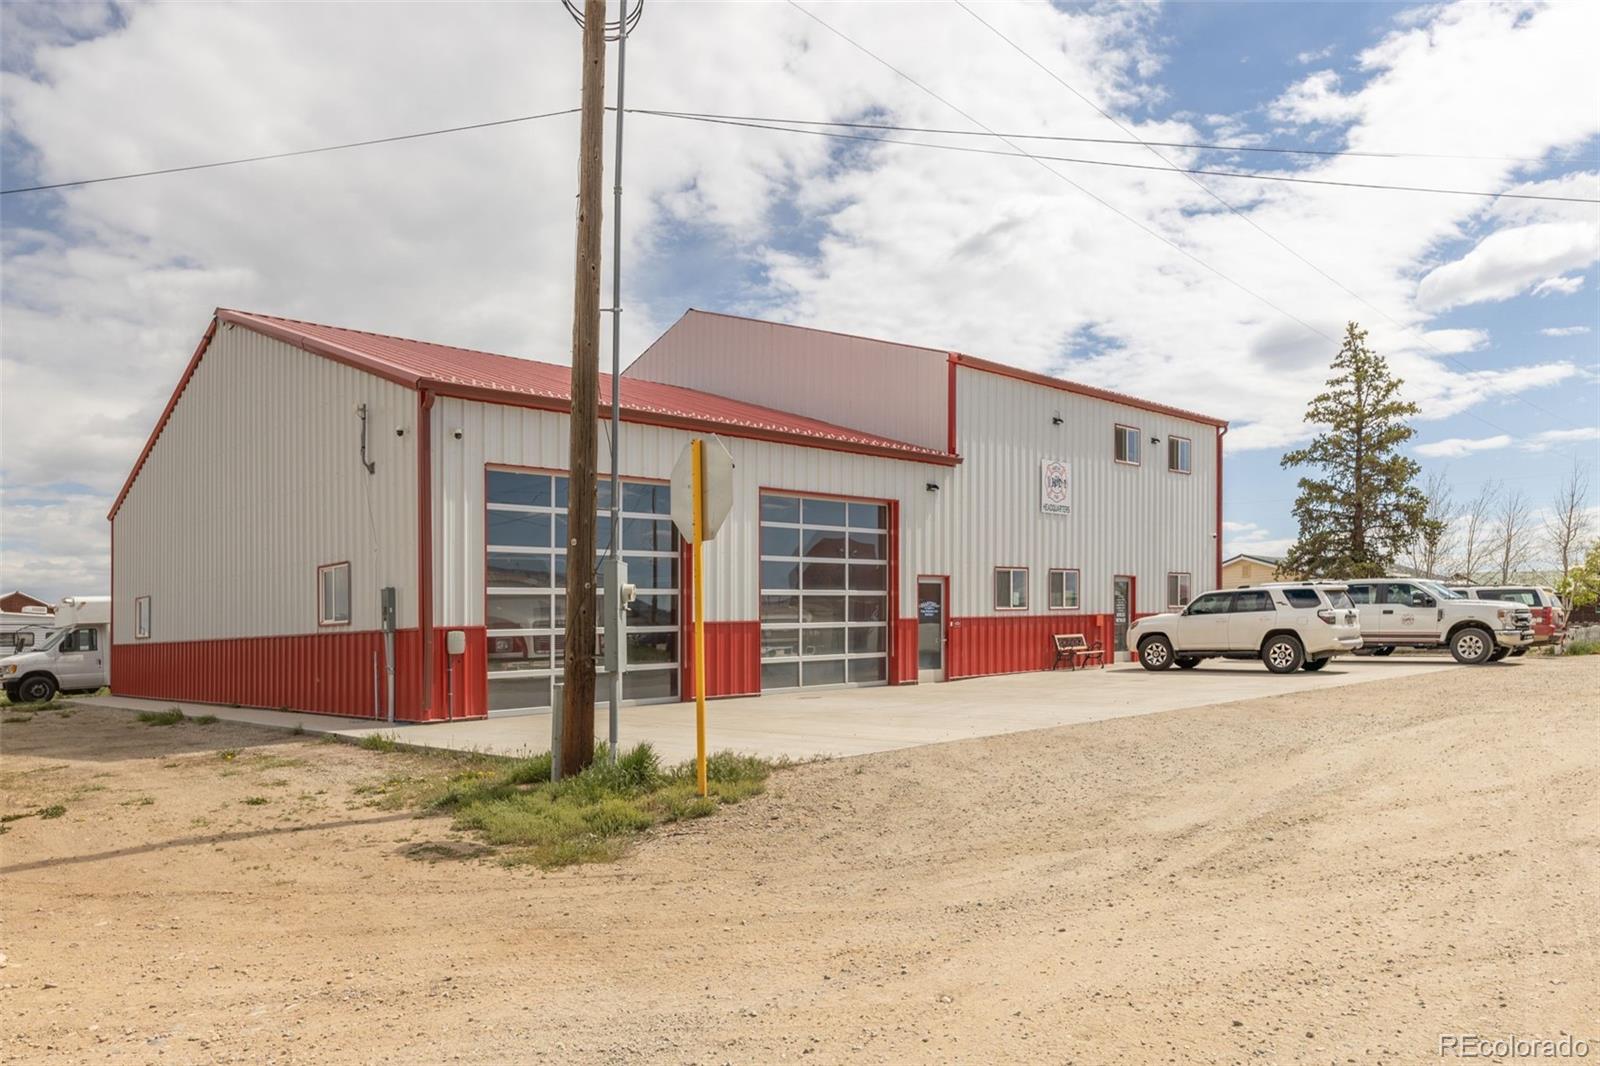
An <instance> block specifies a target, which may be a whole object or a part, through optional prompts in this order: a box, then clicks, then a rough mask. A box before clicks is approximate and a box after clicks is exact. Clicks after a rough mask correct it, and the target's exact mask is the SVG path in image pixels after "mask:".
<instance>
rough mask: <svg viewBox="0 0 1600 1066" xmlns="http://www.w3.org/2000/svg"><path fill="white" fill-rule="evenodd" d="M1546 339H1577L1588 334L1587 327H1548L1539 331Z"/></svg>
mask: <svg viewBox="0 0 1600 1066" xmlns="http://www.w3.org/2000/svg"><path fill="white" fill-rule="evenodd" d="M1539 332H1540V333H1542V334H1543V335H1544V336H1546V337H1577V336H1580V335H1582V334H1584V333H1588V332H1589V327H1588V326H1550V327H1547V328H1545V329H1541V330H1540V331H1539Z"/></svg>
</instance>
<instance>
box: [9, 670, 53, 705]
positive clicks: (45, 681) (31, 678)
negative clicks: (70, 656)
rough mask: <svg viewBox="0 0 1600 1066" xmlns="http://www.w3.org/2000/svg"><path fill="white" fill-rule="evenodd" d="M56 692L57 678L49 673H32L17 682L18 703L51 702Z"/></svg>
mask: <svg viewBox="0 0 1600 1066" xmlns="http://www.w3.org/2000/svg"><path fill="white" fill-rule="evenodd" d="M55 694H56V679H55V678H53V677H51V676H50V675H49V674H30V675H28V676H27V677H25V678H23V679H22V680H21V681H20V682H18V683H17V696H18V700H17V702H18V703H49V702H50V699H51V697H53V696H54V695H55Z"/></svg>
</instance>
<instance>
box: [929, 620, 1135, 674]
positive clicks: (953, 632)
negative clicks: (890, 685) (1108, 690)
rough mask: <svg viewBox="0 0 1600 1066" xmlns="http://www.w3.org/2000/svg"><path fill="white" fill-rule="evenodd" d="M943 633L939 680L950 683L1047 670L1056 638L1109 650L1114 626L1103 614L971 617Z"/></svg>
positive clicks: (955, 623)
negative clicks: (1078, 636) (1072, 636)
mask: <svg viewBox="0 0 1600 1066" xmlns="http://www.w3.org/2000/svg"><path fill="white" fill-rule="evenodd" d="M948 632H949V643H948V644H947V645H946V660H945V677H947V678H949V679H951V680H955V679H957V678H965V677H986V676H988V675H991V674H1017V673H1023V672H1026V671H1030V670H1048V669H1050V667H1051V666H1052V665H1053V664H1054V663H1055V655H1056V653H1055V641H1054V640H1053V639H1052V638H1053V637H1055V636H1056V635H1057V634H1058V633H1082V634H1083V636H1084V639H1085V640H1087V641H1088V642H1089V643H1090V644H1093V643H1094V642H1095V641H1097V640H1098V641H1102V642H1103V643H1102V645H1101V646H1102V647H1105V648H1109V647H1110V646H1111V637H1112V634H1113V632H1114V625H1113V620H1112V617H1111V615H1109V614H1078V615H1072V614H1054V615H1040V614H1027V615H977V616H973V617H969V618H952V619H950V623H949V630H948Z"/></svg>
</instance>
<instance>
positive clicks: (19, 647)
mask: <svg viewBox="0 0 1600 1066" xmlns="http://www.w3.org/2000/svg"><path fill="white" fill-rule="evenodd" d="M55 627H56V616H55V615H53V614H51V613H50V608H48V607H38V606H35V605H33V604H31V603H30V604H28V605H27V606H26V607H24V608H22V610H20V611H0V655H10V654H11V653H12V652H18V651H26V650H27V649H28V648H30V647H32V646H33V645H35V644H38V643H39V642H40V641H41V640H43V639H44V638H45V635H46V634H48V633H49V632H50V631H51V630H52V629H54V628H55Z"/></svg>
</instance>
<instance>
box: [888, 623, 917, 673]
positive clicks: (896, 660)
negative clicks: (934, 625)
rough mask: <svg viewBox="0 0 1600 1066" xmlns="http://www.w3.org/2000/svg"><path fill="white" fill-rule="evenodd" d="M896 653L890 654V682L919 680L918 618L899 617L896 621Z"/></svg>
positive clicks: (894, 636)
mask: <svg viewBox="0 0 1600 1066" xmlns="http://www.w3.org/2000/svg"><path fill="white" fill-rule="evenodd" d="M893 639H894V654H893V655H892V656H890V658H889V663H890V670H891V673H890V675H889V684H891V685H912V684H915V683H916V680H917V620H916V619H915V618H897V619H895V622H894V632H893Z"/></svg>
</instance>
